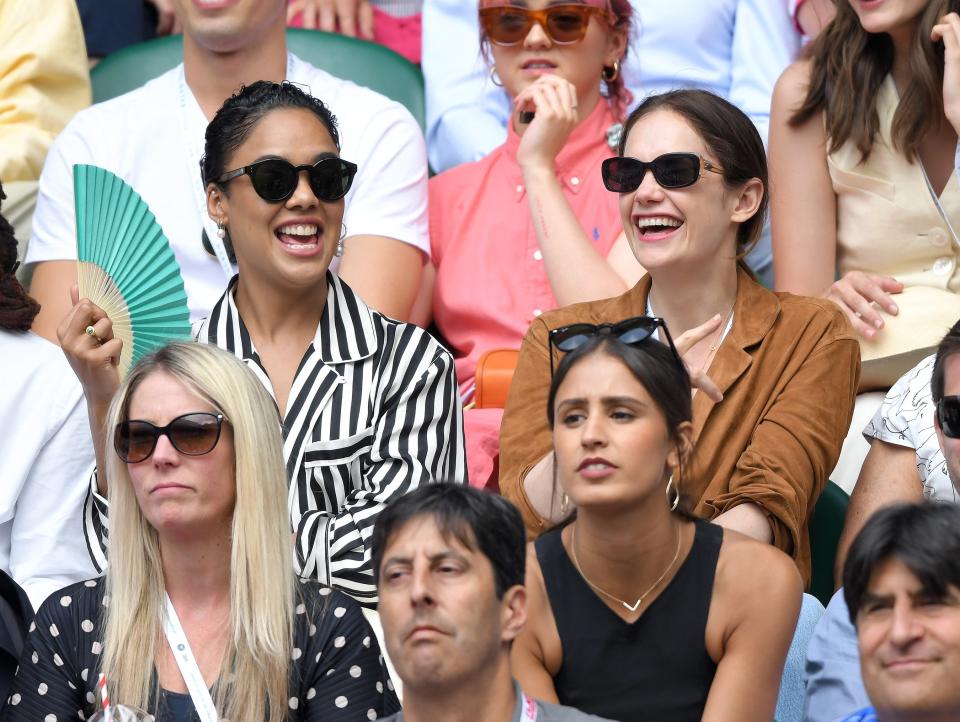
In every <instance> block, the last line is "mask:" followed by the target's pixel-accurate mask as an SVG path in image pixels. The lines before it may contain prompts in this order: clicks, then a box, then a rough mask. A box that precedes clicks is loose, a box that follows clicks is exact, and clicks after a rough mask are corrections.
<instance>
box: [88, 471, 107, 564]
mask: <svg viewBox="0 0 960 722" xmlns="http://www.w3.org/2000/svg"><path fill="white" fill-rule="evenodd" d="M109 508H110V507H109V504H108V503H107V500H106V498H104V497H103V496H101V495H100V493H99V492H98V491H97V469H94V470H93V473H92V474H90V481H89V483H88V485H87V498H86V499H85V500H84V502H83V537H84V540H85V541H86V543H87V553H89V554H90V561H91V562H93V566H94V568H95V569H96V570H97V574H103V573H104V572H105V571H107V539H108V536H109V531H110V529H109V526H110V525H109V517H108V514H107V512H108V511H109Z"/></svg>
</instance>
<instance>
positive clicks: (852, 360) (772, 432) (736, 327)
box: [500, 90, 860, 578]
mask: <svg viewBox="0 0 960 722" xmlns="http://www.w3.org/2000/svg"><path fill="white" fill-rule="evenodd" d="M619 150H620V152H619V156H620V158H619V159H618V160H614V161H607V163H606V164H605V167H604V182H605V183H606V185H607V187H608V188H609V189H611V190H614V191H617V192H619V193H620V211H621V216H622V219H623V224H624V229H625V231H626V234H627V238H628V240H629V241H630V244H631V247H632V249H633V252H634V254H635V255H636V256H637V259H638V260H639V261H640V263H641V264H642V265H643V266H644V268H646V269H647V271H648V274H647V275H646V276H644V277H643V278H642V279H641V280H640V282H639V283H638V284H637V285H636V286H634V288H632V289H631V290H630V291H628V292H627V293H625V294H623V295H622V296H619V297H616V298H612V299H607V300H604V301H596V302H590V303H581V304H577V305H574V306H568V307H565V308H561V309H557V310H555V311H550V312H548V313H545V314H543V315H542V316H540V317H539V318H537V319H536V320H535V321H534V322H533V324H532V325H531V327H530V330H529V331H528V333H527V335H526V338H525V339H524V342H523V347H522V349H521V352H520V359H519V362H518V366H517V371H516V374H515V376H514V380H513V385H512V387H511V390H510V395H509V398H508V400H507V406H506V411H505V414H504V420H503V427H502V430H501V436H500V444H501V452H500V454H501V456H500V489H501V493H502V494H503V495H504V496H506V497H507V498H509V499H510V500H511V501H513V502H514V503H515V504H517V506H518V507H519V508H520V509H521V511H522V512H523V515H524V519H525V521H526V523H527V528H528V530H529V531H530V533H531V534H532V535H534V536H536V535H538V534H539V533H540V532H541V531H544V530H545V529H547V528H549V527H550V526H551V525H552V524H553V523H554V522H555V521H557V520H559V519H560V518H562V517H563V516H564V515H565V514H566V513H568V510H567V509H566V508H565V507H566V505H565V504H564V500H563V499H562V498H560V495H559V493H558V492H557V491H556V485H555V484H554V483H553V459H552V455H551V436H550V430H549V428H548V426H547V418H546V403H547V391H548V387H549V384H550V369H551V353H552V354H553V359H552V361H553V363H554V364H555V363H556V362H557V360H558V359H559V357H560V355H561V353H562V352H560V351H558V350H557V349H555V348H553V349H551V348H550V346H549V344H548V334H549V332H550V330H551V329H556V328H560V327H563V326H568V325H570V324H576V323H588V324H604V323H606V324H613V323H616V322H618V321H622V320H624V319H627V318H631V317H634V316H644V315H646V316H657V317H660V318H662V319H664V321H665V323H666V326H667V327H668V328H669V329H670V331H672V332H673V335H674V337H675V338H676V339H677V345H678V346H679V347H680V349H681V352H682V353H683V357H684V361H685V362H686V364H687V366H688V368H689V369H690V371H691V375H692V376H694V377H695V378H697V377H699V376H702V375H704V374H706V375H707V376H708V377H709V381H712V382H713V384H715V385H716V387H717V388H716V389H713V388H711V386H710V383H709V381H708V382H706V383H704V384H703V390H701V391H698V392H695V395H694V398H693V425H694V429H693V433H694V439H695V452H694V456H693V459H692V462H691V464H690V466H689V468H686V469H684V470H683V474H682V478H680V479H676V480H674V481H675V483H677V484H678V485H679V488H680V491H681V492H682V493H683V494H684V495H686V496H688V497H689V498H690V499H691V500H692V501H693V504H694V511H695V513H696V514H698V515H700V516H703V517H705V518H708V519H712V520H714V521H715V522H716V523H718V524H721V525H723V526H726V527H729V528H732V529H736V530H738V531H740V532H743V533H745V534H748V535H750V536H753V537H755V538H757V539H760V540H762V541H766V542H769V543H772V544H775V545H776V546H777V547H779V548H780V549H782V550H784V551H785V552H787V553H788V554H791V555H792V556H793V557H794V559H795V560H796V562H797V565H798V566H799V568H800V571H801V572H802V574H803V575H804V577H805V578H809V574H810V547H809V540H808V538H807V532H806V528H807V525H808V523H809V520H810V514H811V511H812V509H813V505H814V503H815V502H816V500H817V498H818V497H819V495H820V492H821V491H822V490H823V487H824V485H825V484H826V482H827V477H828V474H829V473H830V471H831V470H832V469H833V466H834V465H835V463H836V461H837V458H838V456H839V454H840V447H841V445H842V443H843V439H844V437H845V436H846V433H847V429H848V427H849V425H850V418H851V415H852V412H853V402H854V396H855V393H856V388H857V381H858V378H859V374H860V352H859V346H858V344H857V340H856V337H855V335H854V333H853V330H852V328H851V326H850V324H849V322H848V321H847V319H846V318H845V317H844V315H843V313H842V312H841V311H840V309H839V308H837V307H836V306H834V305H833V304H832V303H831V302H829V301H826V300H822V299H814V298H805V297H800V296H793V295H791V294H786V293H773V292H771V291H768V290H766V289H765V288H763V287H762V286H761V285H759V284H758V283H757V282H756V281H754V280H753V278H752V276H751V275H750V273H749V271H747V270H745V267H744V266H743V265H742V264H741V263H739V261H738V259H739V258H741V257H742V256H743V254H744V253H745V252H746V251H747V250H749V248H750V246H751V245H752V244H753V243H754V242H755V241H756V238H757V237H758V236H759V234H760V231H761V229H762V226H763V218H764V215H765V212H766V208H767V202H768V196H767V191H766V184H767V169H766V158H765V154H764V148H763V143H762V142H761V140H760V137H759V135H758V134H757V132H756V130H755V128H754V126H753V124H752V123H751V122H750V120H749V119H748V118H747V116H746V115H744V114H743V113H742V112H741V111H739V110H738V109H737V108H735V107H734V106H732V105H731V104H730V103H728V102H726V101H724V100H722V99H720V98H718V97H716V96H714V95H712V94H710V93H707V92H705V91H698V90H680V91H673V92H670V93H665V94H663V95H659V96H653V97H651V98H648V99H647V100H646V101H644V102H643V103H642V104H641V105H640V106H639V107H638V108H637V109H636V110H635V111H634V112H633V114H632V115H631V116H630V118H629V119H628V120H627V123H626V126H625V128H624V133H623V138H622V140H621V142H620V149H619ZM637 160H639V161H645V162H646V164H645V165H644V164H643V163H638V162H636V161H637ZM661 340H665V339H663V338H662V337H661ZM708 390H709V393H707V391H708ZM718 392H719V393H718ZM721 394H722V400H719V401H716V400H715V399H719V398H720V395H721Z"/></svg>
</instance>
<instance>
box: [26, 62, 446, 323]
mask: <svg viewBox="0 0 960 722" xmlns="http://www.w3.org/2000/svg"><path fill="white" fill-rule="evenodd" d="M287 59H288V62H287V78H288V80H290V81H292V82H295V83H297V84H299V85H302V86H304V87H305V89H307V90H308V91H309V92H310V93H311V94H312V95H314V96H315V97H317V98H319V99H320V100H322V101H323V102H324V103H325V104H327V105H329V107H330V109H331V110H332V112H333V114H334V115H335V116H336V117H337V120H338V130H339V133H340V145H341V155H342V157H343V158H345V159H346V160H349V161H351V162H353V163H356V164H357V166H358V170H357V175H356V178H355V179H354V182H353V186H352V187H351V189H350V192H349V193H348V194H347V197H346V210H345V212H344V217H343V221H344V224H345V225H346V228H347V233H348V237H347V239H346V243H349V242H350V239H349V236H362V235H377V236H386V237H388V238H395V239H397V240H398V241H401V242H403V243H408V244H410V245H413V246H415V247H417V248H419V249H420V250H421V251H422V252H423V253H424V254H426V255H428V256H429V254H430V242H429V237H428V229H427V164H426V149H425V147H424V142H423V135H422V134H421V133H420V128H419V127H418V126H417V122H416V121H415V120H414V119H413V116H412V115H410V113H409V112H408V111H407V109H406V108H404V107H403V106H402V105H400V104H399V103H396V102H394V101H392V100H388V99H387V98H385V97H383V96H382V95H380V94H378V93H375V92H374V91H372V90H370V89H368V88H363V87H361V86H359V85H355V84H354V83H351V82H350V81H347V80H341V79H339V78H336V77H334V76H333V75H330V74H329V73H327V72H325V71H323V70H320V69H319V68H315V67H314V66H312V65H310V64H309V63H307V62H305V61H303V60H300V59H299V58H297V57H296V56H295V55H293V54H292V53H291V54H288V56H287ZM184 87H185V86H184V85H183V65H182V64H181V65H178V66H177V67H175V68H173V69H172V70H170V71H168V72H166V73H164V74H163V75H161V76H159V77H158V78H154V79H153V80H151V81H149V82H148V83H146V84H145V85H143V86H141V87H139V88H137V89H136V90H133V91H131V92H129V93H126V94H124V95H121V96H119V97H116V98H112V99H110V100H108V101H105V102H103V103H98V104H96V105H94V106H92V107H90V108H87V109H86V110H83V111H80V112H79V113H77V115H76V116H74V118H73V120H72V121H71V122H70V124H69V125H68V126H67V128H66V129H65V130H64V131H63V132H62V133H61V134H60V135H59V136H58V137H57V140H56V141H55V142H54V144H53V147H52V148H51V150H50V153H49V155H48V156H47V160H46V163H45V164H44V167H43V174H42V175H41V176H40V184H39V191H38V196H37V208H36V212H35V213H34V216H33V235H32V237H31V239H30V244H29V246H28V248H27V256H26V260H25V262H26V263H37V262H40V261H50V260H64V259H73V258H76V257H77V243H76V221H75V214H74V200H73V165H74V164H75V163H90V164H93V165H97V166H100V167H102V168H106V169H107V170H109V171H111V172H112V173H115V174H116V175H118V176H120V178H122V179H123V180H124V181H126V182H127V183H128V184H130V186H132V187H133V189H134V190H135V191H137V193H139V194H140V196H141V197H142V198H143V199H144V200H145V201H146V203H147V205H149V206H150V210H151V211H152V212H153V214H154V215H155V216H156V218H157V221H158V223H159V224H160V227H161V228H162V229H163V231H164V233H165V234H166V236H167V238H168V239H169V240H170V245H171V246H172V248H173V251H174V253H175V254H176V257H177V262H178V263H179V264H180V269H181V272H182V274H183V281H184V287H185V289H186V292H187V298H188V301H189V305H190V317H191V318H192V319H199V318H202V317H204V316H206V315H207V314H208V313H210V309H211V308H212V307H213V304H214V303H215V302H216V301H217V299H218V298H219V297H220V294H221V293H223V288H224V285H225V284H226V283H227V281H228V280H229V279H228V277H225V275H224V271H223V269H222V268H221V266H220V264H219V263H218V261H217V259H216V258H214V257H213V256H210V255H208V254H207V253H206V252H205V251H204V249H203V246H202V244H201V231H202V230H203V229H204V228H206V230H207V236H208V237H210V238H213V237H215V233H216V226H215V225H214V224H213V222H212V221H211V220H210V219H209V217H208V216H207V210H206V205H205V201H204V186H203V183H202V180H201V175H200V156H201V154H202V152H203V134H204V131H205V130H206V126H207V120H206V118H205V117H204V115H203V112H202V111H201V109H200V106H199V104H198V103H197V101H196V99H195V98H194V96H193V94H192V93H191V92H190V91H189V88H186V90H185V92H184ZM334 260H335V261H336V259H334ZM331 268H332V270H334V271H336V268H337V264H336V263H334V264H332V266H331ZM234 270H235V269H234Z"/></svg>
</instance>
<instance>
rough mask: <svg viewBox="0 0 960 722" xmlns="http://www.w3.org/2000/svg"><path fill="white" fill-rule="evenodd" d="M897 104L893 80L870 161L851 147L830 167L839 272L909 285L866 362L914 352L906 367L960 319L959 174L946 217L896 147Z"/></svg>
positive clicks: (945, 203)
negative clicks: (893, 139)
mask: <svg viewBox="0 0 960 722" xmlns="http://www.w3.org/2000/svg"><path fill="white" fill-rule="evenodd" d="M898 103H899V97H898V95H897V89H896V86H895V85H894V83H893V78H892V77H891V76H889V75H888V76H887V77H886V79H885V80H884V82H883V85H882V86H881V88H880V92H879V96H878V98H877V112H878V113H879V116H880V133H879V136H878V138H877V139H876V141H875V142H874V145H873V151H872V153H871V154H870V157H869V158H868V159H867V160H866V162H861V161H860V152H859V151H858V150H857V148H856V146H855V145H854V144H853V143H852V142H849V141H848V142H847V143H845V144H844V145H843V147H841V148H839V149H838V150H837V151H835V152H833V153H831V154H830V155H829V156H828V158H827V165H828V167H829V170H830V178H831V180H832V182H833V190H834V192H835V193H836V195H837V242H838V248H837V267H838V271H839V272H840V274H841V275H842V274H844V273H846V272H847V271H852V270H859V271H867V272H870V273H878V274H883V275H888V276H893V277H895V278H896V279H897V280H899V281H901V282H902V283H903V284H904V285H905V286H906V289H905V291H904V293H902V294H898V295H896V296H894V300H895V302H896V303H897V306H898V307H899V309H900V312H899V314H898V315H897V316H893V317H892V316H889V315H887V314H885V313H884V321H885V324H886V326H885V327H884V329H883V330H882V331H881V332H880V333H879V334H878V339H877V340H876V341H861V352H862V354H863V358H864V361H870V360H874V359H880V358H887V357H891V356H898V355H902V354H909V356H910V358H904V359H902V364H908V363H909V361H910V359H912V358H913V357H915V356H917V355H918V354H919V353H920V352H921V351H923V350H924V349H928V348H930V347H931V346H935V345H936V344H937V343H938V342H939V340H940V338H942V337H943V335H944V334H945V333H946V332H947V330H948V329H949V328H950V326H952V325H953V324H954V323H955V322H956V321H957V320H958V319H960V270H958V266H960V245H958V243H957V240H956V238H955V234H956V235H958V236H960V182H958V179H957V173H956V172H954V173H952V174H951V175H950V179H949V181H948V182H947V184H946V186H945V187H944V190H943V192H942V194H941V195H940V197H939V201H940V206H941V208H942V210H943V214H941V212H940V210H938V208H937V202H936V200H937V199H936V198H935V196H934V194H933V191H932V190H931V188H930V187H929V186H928V184H927V181H926V178H925V175H924V171H923V167H922V166H921V164H920V162H919V161H916V162H913V163H911V162H909V161H908V160H907V159H906V158H905V157H904V156H903V155H901V154H900V153H898V152H897V151H896V150H895V149H894V148H893V144H892V143H891V140H890V129H891V126H892V123H893V114H894V112H895V111H896V109H897V104H898ZM944 216H945V218H944ZM951 226H952V230H951ZM910 352H914V353H910ZM917 360H919V358H918V359H917ZM909 368H910V365H905V366H904V367H903V372H905V371H906V370H907V369H909ZM869 372H870V370H869V369H868V368H866V366H865V367H864V374H865V375H868V374H869ZM895 379H896V377H894V378H893V379H890V383H892V382H893V381H894V380H895Z"/></svg>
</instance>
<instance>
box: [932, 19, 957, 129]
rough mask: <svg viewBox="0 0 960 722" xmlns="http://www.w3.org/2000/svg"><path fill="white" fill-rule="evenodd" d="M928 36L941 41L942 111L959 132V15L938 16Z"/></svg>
mask: <svg viewBox="0 0 960 722" xmlns="http://www.w3.org/2000/svg"><path fill="white" fill-rule="evenodd" d="M930 38H931V39H932V40H933V41H934V42H941V41H942V42H943V56H944V57H943V111H944V113H945V114H946V116H947V120H949V121H950V125H952V126H953V129H954V131H956V132H957V133H958V134H960V15H957V13H948V14H947V15H944V16H943V17H942V18H940V22H939V23H938V24H937V25H934V26H933V31H932V32H931V33H930Z"/></svg>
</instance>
